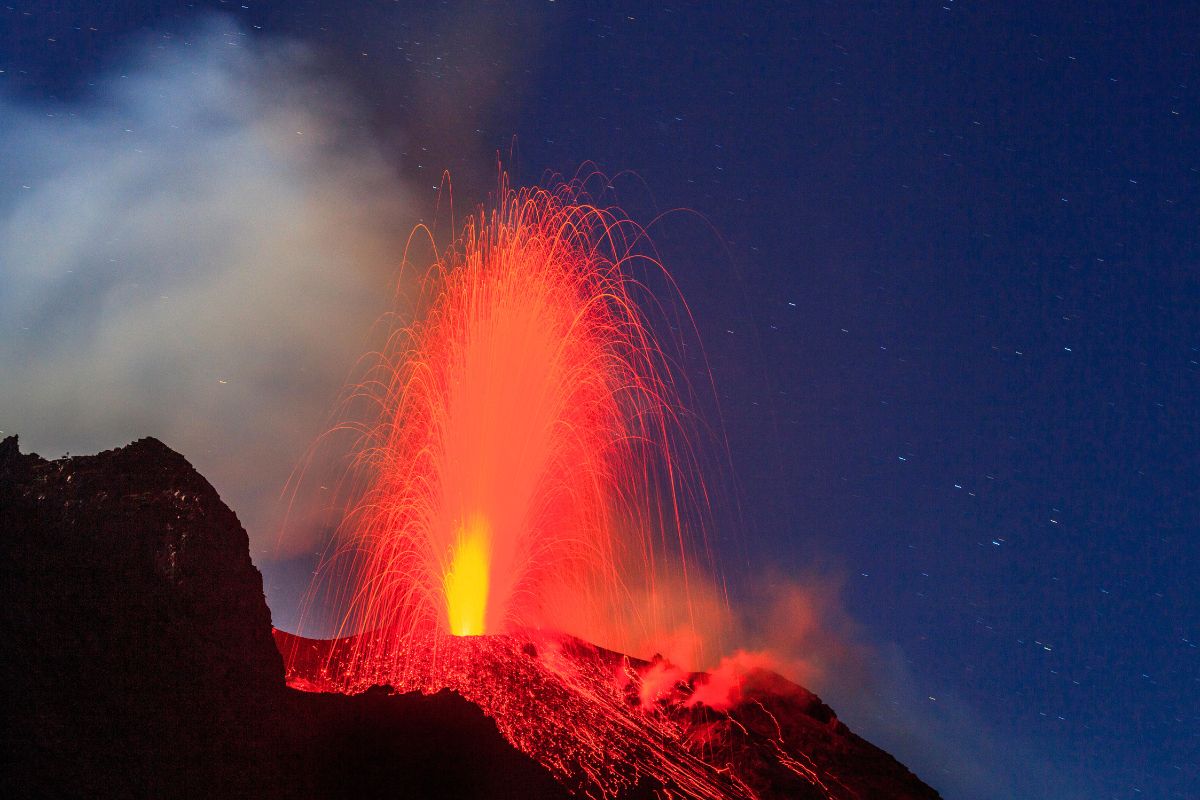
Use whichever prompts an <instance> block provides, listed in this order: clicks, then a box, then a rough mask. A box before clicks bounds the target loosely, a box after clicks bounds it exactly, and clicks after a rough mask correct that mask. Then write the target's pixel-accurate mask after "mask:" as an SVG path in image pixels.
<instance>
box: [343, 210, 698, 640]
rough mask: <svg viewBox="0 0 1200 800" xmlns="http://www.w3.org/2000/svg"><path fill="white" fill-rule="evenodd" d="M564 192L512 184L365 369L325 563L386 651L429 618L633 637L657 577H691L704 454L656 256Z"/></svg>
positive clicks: (351, 611)
mask: <svg viewBox="0 0 1200 800" xmlns="http://www.w3.org/2000/svg"><path fill="white" fill-rule="evenodd" d="M573 191H574V189H565V188H564V189H562V190H560V191H557V192H550V191H545V190H532V191H522V192H511V191H502V192H501V196H500V200H499V203H498V206H497V207H496V208H495V209H494V210H492V211H491V212H490V213H489V214H487V215H486V216H485V215H483V214H482V213H481V214H480V215H479V216H477V217H475V218H472V219H470V220H469V221H468V222H467V224H466V225H465V227H464V229H463V232H462V234H461V236H460V238H459V239H458V240H457V242H456V243H455V244H454V245H453V246H452V247H450V248H449V249H448V250H446V251H444V252H443V253H442V254H441V255H440V256H439V257H438V259H437V261H436V263H435V264H434V266H433V268H432V269H430V271H429V272H428V273H427V274H426V276H425V279H424V281H423V282H422V290H423V297H422V299H421V301H420V303H419V306H420V312H421V318H420V319H419V321H417V322H416V323H414V324H412V325H410V326H408V327H405V328H398V329H396V330H394V331H393V332H392V334H391V336H390V338H389V340H388V343H387V346H386V347H385V348H383V350H382V352H381V353H380V354H379V355H378V360H377V363H375V365H374V367H373V368H372V370H371V371H370V372H369V374H368V375H367V376H366V377H365V379H364V380H363V381H362V382H361V383H360V385H359V395H360V397H362V398H367V399H369V400H370V401H371V403H372V404H373V406H374V409H375V411H374V414H375V418H374V419H372V420H371V421H370V423H369V424H366V425H364V426H363V427H362V430H361V433H362V435H363V436H362V439H361V442H360V446H359V447H360V449H359V453H358V457H357V458H358V461H357V467H358V470H357V475H358V477H359V480H358V483H357V485H359V486H361V487H362V488H361V489H360V490H359V494H358V496H357V497H356V498H355V500H354V501H353V511H352V513H351V514H349V515H348V516H347V517H346V519H345V520H344V521H343V523H342V527H341V545H340V550H339V552H338V554H337V556H336V558H335V561H340V562H341V563H342V564H343V565H344V564H345V563H346V562H347V561H348V562H349V568H348V569H345V570H343V571H341V572H338V571H337V570H332V571H330V570H326V573H327V574H334V573H336V574H337V575H339V576H341V577H339V578H338V579H337V580H340V581H342V584H341V585H340V586H339V587H337V591H338V593H339V594H340V596H341V597H342V598H344V599H343V600H342V601H341V602H342V603H343V604H344V605H345V606H346V613H345V616H344V622H343V628H342V631H343V632H344V633H351V632H357V631H367V630H388V631H394V632H395V633H394V636H395V643H394V644H395V647H394V650H395V653H396V655H397V658H398V659H399V658H401V657H402V656H403V652H404V642H405V640H407V639H409V638H411V637H412V636H416V635H426V634H428V633H430V632H439V633H443V634H444V633H449V634H454V635H459V636H473V635H480V634H490V633H512V632H515V631H520V630H524V629H538V630H546V629H551V630H562V631H568V632H570V633H574V634H576V635H580V636H585V637H587V638H589V639H591V640H593V641H599V642H602V643H605V644H608V645H610V646H613V645H616V646H620V645H628V644H629V643H630V641H633V640H636V641H638V642H642V643H644V642H646V641H648V640H649V639H650V638H652V634H653V632H654V631H656V630H657V629H659V628H661V627H663V625H664V623H663V620H662V619H660V618H659V617H660V614H659V611H658V610H657V609H654V608H649V607H648V606H649V605H650V604H649V603H648V601H647V599H646V598H652V597H655V596H656V591H657V589H658V587H656V585H655V581H656V580H661V579H662V576H663V575H669V576H670V578H671V580H672V581H673V585H676V584H678V585H685V584H686V581H687V570H688V569H689V567H690V564H689V554H688V552H687V547H686V537H685V530H684V529H685V527H686V525H685V522H684V520H683V519H682V518H681V512H680V510H679V509H680V506H681V504H682V501H683V500H684V499H686V498H685V497H684V495H685V492H687V491H688V486H687V485H686V484H685V483H684V481H683V479H682V478H681V475H683V474H685V473H694V472H695V470H687V469H684V470H681V469H680V467H681V465H682V466H685V467H686V466H687V464H686V463H685V462H686V461H687V458H688V452H687V451H686V449H681V448H679V447H678V444H679V442H680V441H683V439H682V437H681V436H680V435H679V430H680V426H679V425H678V423H677V415H678V413H679V404H678V402H677V401H676V400H675V399H674V397H675V394H674V391H673V390H672V385H673V382H672V380H671V379H670V377H669V376H670V374H671V369H670V365H669V362H668V360H667V358H666V357H665V356H664V354H663V352H662V350H661V349H660V348H659V347H658V345H657V344H656V342H655V339H654V337H653V335H652V334H651V333H650V330H649V327H648V325H647V324H646V322H645V320H644V317H643V314H642V311H641V309H640V307H639V304H638V302H637V299H636V296H637V295H639V294H642V295H646V296H648V293H647V292H646V291H645V290H644V288H643V285H642V284H641V283H639V282H637V281H635V280H634V279H633V278H632V277H631V276H630V269H629V268H630V266H631V265H632V264H634V262H636V261H638V260H639V259H640V260H641V261H643V262H644V263H645V264H648V265H651V269H653V268H654V266H655V265H656V264H657V262H654V261H653V260H652V259H648V258H646V257H645V256H642V255H637V253H636V251H635V250H634V247H633V245H634V243H635V242H636V241H637V240H638V239H639V237H640V236H641V235H642V234H641V232H640V229H636V228H634V227H632V225H631V223H628V222H627V221H622V220H620V219H618V218H617V217H615V216H614V215H613V214H611V213H610V212H608V211H605V210H601V209H599V208H596V207H594V206H591V205H587V204H582V203H578V202H575V200H574V195H573V194H572V192H573ZM691 504H692V505H695V506H696V507H700V505H701V502H700V501H699V499H693V500H692V503H691ZM327 566H328V565H327ZM672 570H673V571H674V572H673V573H672ZM658 594H661V591H658ZM682 613H684V614H686V609H683V611H682ZM670 624H671V625H675V626H677V625H678V624H679V620H674V621H672V622H671V623H670ZM614 640H615V641H614Z"/></svg>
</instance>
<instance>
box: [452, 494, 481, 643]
mask: <svg viewBox="0 0 1200 800" xmlns="http://www.w3.org/2000/svg"><path fill="white" fill-rule="evenodd" d="M491 556H492V534H491V530H490V529H489V528H488V523H487V520H486V519H484V518H483V517H482V516H479V515H476V516H474V517H471V518H470V519H469V520H468V521H467V522H466V523H465V524H464V525H463V526H462V527H461V528H459V531H458V541H457V542H455V544H454V555H453V557H452V558H451V559H450V568H449V569H447V570H446V575H445V577H444V578H443V579H442V587H443V589H444V590H445V592H446V614H447V617H448V621H449V623H450V632H451V633H452V634H454V635H455V636H480V635H482V634H484V633H486V632H487V604H488V572H489V569H490V567H491Z"/></svg>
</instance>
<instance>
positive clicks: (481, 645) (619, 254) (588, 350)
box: [277, 184, 855, 798]
mask: <svg viewBox="0 0 1200 800" xmlns="http://www.w3.org/2000/svg"><path fill="white" fill-rule="evenodd" d="M581 192H582V189H581V187H580V186H579V185H577V184H574V185H567V186H564V187H561V188H560V189H558V190H555V191H548V190H543V189H535V190H522V191H509V190H508V189H506V188H504V186H503V184H502V188H501V191H500V193H499V195H498V199H497V203H496V206H495V208H494V209H493V210H491V211H490V212H488V213H484V212H482V211H481V212H480V213H479V215H478V216H476V217H474V218H472V219H470V220H469V221H468V222H467V224H466V225H465V227H464V229H463V232H462V234H461V236H460V238H459V239H458V240H457V242H456V243H455V244H454V245H453V246H452V247H450V248H449V249H447V250H446V251H445V252H443V253H442V254H441V255H440V256H439V257H438V258H437V259H436V263H435V264H434V266H433V267H432V268H431V269H430V270H429V271H428V273H427V274H426V276H425V279H424V281H423V283H422V286H423V292H424V294H423V296H422V300H421V302H420V304H419V305H420V315H419V318H418V321H417V322H415V323H414V324H411V325H409V326H407V327H402V328H397V329H395V330H393V331H392V332H391V334H390V336H389V338H388V341H387V344H386V346H385V347H383V348H382V350H381V352H380V353H379V354H377V358H376V360H375V361H374V362H373V364H372V365H371V368H370V370H369V372H368V373H367V374H366V376H365V377H364V378H363V379H362V381H361V382H360V383H358V384H357V386H356V388H355V395H354V397H355V398H357V399H360V400H361V399H366V400H367V401H369V403H370V404H371V407H372V409H373V410H372V414H371V418H370V420H369V421H368V422H367V423H365V424H361V425H355V426H353V427H354V429H355V430H357V432H358V434H359V442H358V447H357V449H356V453H355V462H354V466H353V470H352V479H351V480H349V481H347V485H349V486H351V487H354V491H356V492H357V493H356V494H355V495H354V496H353V497H351V498H348V499H347V501H346V506H347V508H349V509H350V511H349V512H348V513H347V514H346V516H345V518H344V519H343V521H342V523H341V525H340V529H339V531H338V538H337V542H336V547H335V548H334V550H333V552H332V556H331V557H330V558H329V559H327V560H326V562H325V563H324V564H323V565H322V567H321V569H320V571H319V573H318V577H317V581H316V582H315V584H314V592H313V594H312V597H313V598H319V600H315V602H322V603H327V604H328V603H332V604H333V605H334V606H336V607H337V609H338V613H339V615H340V617H339V618H340V625H339V626H338V631H337V634H338V635H337V637H336V638H335V639H333V640H331V641H325V642H317V641H313V640H310V639H304V638H301V637H294V636H291V635H289V634H285V633H282V632H279V633H277V640H278V642H279V644H280V649H281V651H282V652H283V653H284V655H285V659H286V660H287V662H288V679H289V683H290V684H291V685H292V686H293V687H295V688H301V689H306V690H310V691H340V692H349V693H356V692H362V691H365V690H366V689H368V688H370V687H371V686H374V685H380V684H383V685H390V686H392V687H393V688H394V689H396V690H397V691H401V692H407V691H413V690H417V691H420V692H423V693H427V694H428V693H434V692H437V691H439V690H441V689H446V688H448V689H452V690H454V691H456V692H458V693H459V694H461V695H462V696H463V697H465V698H467V699H468V700H470V701H472V702H474V703H476V704H477V705H478V706H480V707H481V708H482V709H483V710H484V711H485V713H487V714H488V715H489V716H490V717H492V718H493V719H494V720H495V721H496V725H497V727H498V728H499V730H500V731H501V733H502V734H503V735H504V736H505V737H506V738H507V739H508V740H509V741H510V742H511V743H513V744H514V745H515V746H516V747H517V748H518V749H520V750H522V751H524V752H525V753H527V754H528V755H530V756H532V757H533V758H534V759H535V760H537V761H538V762H539V763H540V764H542V765H543V766H544V767H545V768H547V769H548V770H549V771H550V772H551V773H552V774H553V775H554V776H555V777H556V778H557V779H558V780H559V781H560V782H561V783H562V784H563V785H564V786H566V787H568V788H569V789H571V790H572V791H575V792H577V793H580V794H585V795H588V796H593V797H598V798H599V797H604V798H610V797H618V796H629V795H630V794H643V793H645V794H649V793H657V794H660V795H662V796H673V797H677V796H685V797H694V798H721V797H734V798H736V797H755V796H763V795H762V791H761V790H762V787H763V786H764V785H765V786H768V787H779V786H790V785H791V782H794V781H799V785H798V787H794V788H795V790H796V791H801V794H799V795H797V794H795V792H794V791H793V793H792V795H791V796H811V797H853V796H855V794H854V793H853V792H851V791H849V790H848V789H847V790H845V791H844V792H843V791H841V790H842V789H845V787H844V786H842V784H840V783H838V779H837V777H836V775H835V774H834V772H833V771H832V770H827V771H821V770H818V769H817V768H816V766H815V764H813V763H811V762H809V761H808V760H806V756H805V755H804V754H803V753H800V752H795V751H794V748H793V749H789V745H788V744H787V739H786V737H785V736H784V734H783V728H782V726H781V725H780V724H779V722H778V720H777V719H776V718H775V717H774V716H773V715H772V714H771V713H770V712H767V711H766V709H765V706H763V704H762V703H761V702H759V703H757V707H758V708H759V709H761V710H762V711H763V713H764V714H766V718H769V719H770V720H771V722H770V724H767V723H763V724H766V726H767V729H768V730H767V732H766V733H762V732H757V733H755V732H753V730H752V729H753V727H754V726H753V724H751V723H749V722H746V721H742V720H741V719H740V718H739V717H738V716H737V715H736V714H734V713H732V712H730V713H726V709H727V707H728V706H729V705H730V704H731V702H732V701H733V700H736V699H738V698H737V697H736V696H735V697H732V698H731V697H729V694H730V692H729V691H728V690H726V691H724V692H721V691H717V690H714V689H713V687H712V685H708V686H707V691H704V692H700V691H697V690H698V688H699V687H701V686H705V685H706V682H707V681H708V680H709V679H708V676H704V675H702V674H691V675H690V676H688V674H687V673H683V672H681V671H679V670H676V669H674V668H672V669H671V670H669V671H666V670H664V669H662V667H663V666H664V662H658V663H655V664H651V663H649V662H646V661H639V660H636V659H632V658H630V657H627V656H622V655H619V654H617V653H615V652H613V651H611V650H604V649H601V648H600V647H597V646H595V645H591V644H587V642H596V643H598V644H601V645H604V646H606V647H619V648H621V649H622V650H623V651H624V652H639V650H638V648H643V649H645V648H648V647H655V646H657V643H658V642H661V641H663V639H664V638H665V637H667V636H668V635H671V634H678V631H679V630H680V629H683V630H684V631H687V635H688V636H690V637H691V638H692V639H693V640H694V639H695V638H696V633H695V631H696V625H695V619H694V614H695V611H694V609H693V607H692V595H691V592H690V591H689V584H692V583H694V582H696V581H697V580H702V581H704V582H705V583H706V584H713V585H715V582H714V581H712V573H711V567H710V565H709V558H708V548H707V544H706V542H705V539H704V534H703V530H704V525H703V522H704V520H705V518H706V517H705V515H706V513H707V502H708V501H707V495H706V493H705V489H704V484H703V481H702V479H701V476H700V474H699V470H698V468H697V464H696V459H695V455H694V451H693V449H692V443H691V442H690V441H689V437H688V436H687V435H685V430H684V427H685V426H684V425H683V424H682V423H681V419H682V416H683V414H684V410H683V405H682V403H680V401H679V399H678V396H677V392H676V389H675V387H676V385H677V379H676V377H675V374H676V372H677V371H678V365H677V364H676V363H674V362H673V360H672V358H670V357H669V356H668V354H667V353H666V352H665V351H664V349H663V348H661V347H660V346H659V344H658V342H657V341H656V338H655V336H654V335H653V333H652V331H651V326H650V324H649V323H648V321H647V318H646V316H645V314H644V312H643V310H642V306H641V305H640V304H639V301H641V302H643V303H652V302H653V297H652V296H651V295H650V293H649V291H648V290H647V289H646V286H645V284H644V283H643V282H640V281H638V280H636V279H635V278H634V277H632V273H633V272H635V271H636V269H634V268H636V267H637V265H638V263H639V262H641V264H642V266H643V267H647V266H648V267H649V268H650V270H651V271H654V272H657V273H658V274H660V275H665V273H664V272H662V271H661V267H660V266H659V265H658V262H657V260H656V259H654V258H653V256H652V255H648V254H646V252H645V249H646V247H647V244H646V240H645V235H644V231H642V230H641V229H640V228H639V227H637V226H636V225H634V224H633V223H631V222H629V221H628V220H626V219H625V218H624V217H621V216H619V215H618V214H617V213H616V212H613V211H612V210H609V209H602V208H599V207H597V206H595V205H592V204H589V203H584V202H580V201H579V198H580V197H581ZM680 587H682V589H681V590H680ZM322 610H323V611H324V610H326V609H322ZM576 637H580V638H576ZM584 640H586V641H584ZM646 652H653V651H652V650H647V651H646ZM664 674H670V675H674V676H676V677H674V678H672V679H671V680H667V681H665V683H664V685H662V686H657V685H655V684H654V680H655V679H656V678H661V676H662V675H664ZM678 676H684V677H682V678H680V677H678ZM735 695H736V691H735ZM702 698H704V699H705V703H704V704H701V703H700V702H699V701H700V700H701V699H702ZM818 705H819V703H818ZM822 708H823V706H822ZM829 717H830V718H831V719H832V720H833V723H836V718H833V717H832V714H830V715H829ZM747 739H753V740H754V742H756V744H755V745H754V747H753V748H751V750H752V751H753V752H754V753H755V754H756V755H755V757H754V758H755V760H756V763H757V762H758V761H763V760H764V759H765V761H764V763H766V762H769V763H770V764H771V765H772V767H771V769H774V770H776V772H778V774H777V775H775V777H773V778H772V779H771V780H770V781H767V782H766V783H765V784H764V783H763V782H762V780H761V775H762V774H764V773H763V769H758V768H756V769H754V770H750V771H746V770H745V769H742V768H741V767H738V766H737V765H735V764H734V763H733V761H734V758H733V753H734V752H735V751H736V750H737V749H738V748H739V745H738V743H739V742H743V740H747ZM760 740H761V741H760ZM743 760H745V759H743ZM764 769H765V768H764ZM755 776H758V779H756V777H755ZM768 795H769V796H778V795H775V794H774V793H773V792H768Z"/></svg>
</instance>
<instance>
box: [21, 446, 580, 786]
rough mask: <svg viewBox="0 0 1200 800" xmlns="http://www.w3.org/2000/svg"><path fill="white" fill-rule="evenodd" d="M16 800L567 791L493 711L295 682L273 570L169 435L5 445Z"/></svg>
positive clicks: (452, 701)
mask: <svg viewBox="0 0 1200 800" xmlns="http://www.w3.org/2000/svg"><path fill="white" fill-rule="evenodd" d="M0 592H2V597H0V642H2V643H3V645H2V646H3V658H2V659H0V685H2V686H3V689H2V691H3V694H4V706H5V721H4V728H3V741H2V742H0V747H2V748H3V758H4V761H5V768H4V772H5V775H4V779H3V781H0V785H3V786H4V788H5V795H6V796H10V797H25V796H36V797H256V798H271V797H372V796H388V797H421V798H424V797H446V798H451V797H454V798H458V797H513V798H517V797H522V798H523V797H559V796H562V795H563V792H562V790H561V789H560V788H559V787H558V785H557V784H556V783H555V782H554V781H553V779H552V778H551V777H550V776H549V775H548V774H546V773H545V772H544V771H543V770H542V769H541V768H540V767H538V766H537V765H536V764H535V763H533V762H532V761H531V760H530V759H528V758H527V757H526V756H524V755H523V754H521V753H519V752H517V751H516V750H514V749H513V748H512V747H511V746H510V745H509V744H508V743H507V742H506V741H504V739H503V738H502V737H501V736H500V735H499V733H498V732H497V731H496V727H495V725H494V723H493V722H492V721H491V720H489V719H488V718H487V717H485V716H484V715H483V713H482V712H481V711H480V710H479V709H478V708H477V707H475V706H473V705H471V704H470V703H467V702H466V701H465V700H462V699H461V698H459V697H457V696H454V695H450V694H448V693H443V694H439V695H434V696H432V697H421V696H419V695H416V696H410V695H390V694H388V693H387V692H380V691H375V692H369V693H367V694H364V695H359V696H355V697H341V696H331V695H315V694H305V693H301V692H296V691H294V690H291V689H288V688H287V687H286V686H285V684H284V674H283V662H282V659H281V658H280V655H279V652H278V650H277V649H276V646H275V643H274V640H273V638H272V634H271V615H270V611H269V609H268V608H267V604H266V601H265V599H264V597H263V588H262V576H261V575H260V574H259V572H258V570H257V569H255V567H254V565H253V564H252V563H251V561H250V556H249V545H248V540H247V537H246V533H245V531H244V530H243V529H242V527H241V525H240V524H239V522H238V520H237V517H236V516H234V514H233V512H232V511H230V510H229V508H228V507H226V506H225V504H224V503H222V502H221V499H220V498H219V497H218V496H217V493H216V491H215V490H214V489H213V488H212V486H210V485H209V483H208V482H207V481H205V480H204V479H203V478H202V477H201V476H200V475H199V474H198V473H197V472H196V471H195V470H194V469H193V468H192V466H191V465H190V464H188V462H187V461H186V460H185V459H184V458H183V457H182V456H180V455H179V454H177V453H175V452H173V451H172V450H171V449H169V448H168V447H166V446H165V445H163V444H162V443H161V442H159V441H157V440H155V439H142V440H139V441H137V442H134V443H133V444H131V445H129V446H128V447H123V448H120V449H117V450H110V451H107V452H104V453H100V454H98V455H95V456H84V457H75V458H64V459H59V460H56V461H46V460H44V459H42V458H40V457H38V456H36V455H22V454H21V453H20V451H19V449H18V447H17V440H16V438H15V437H10V438H8V439H5V440H4V441H3V442H2V443H0Z"/></svg>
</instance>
